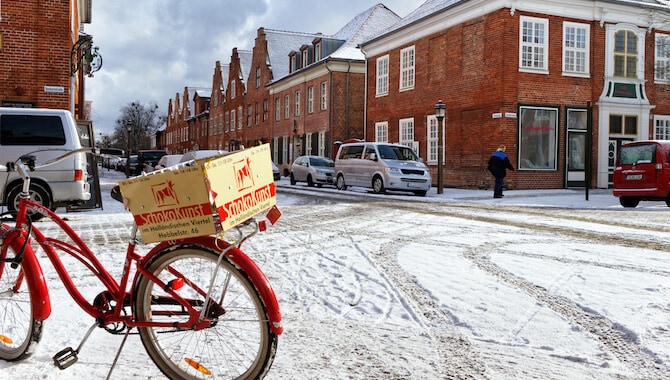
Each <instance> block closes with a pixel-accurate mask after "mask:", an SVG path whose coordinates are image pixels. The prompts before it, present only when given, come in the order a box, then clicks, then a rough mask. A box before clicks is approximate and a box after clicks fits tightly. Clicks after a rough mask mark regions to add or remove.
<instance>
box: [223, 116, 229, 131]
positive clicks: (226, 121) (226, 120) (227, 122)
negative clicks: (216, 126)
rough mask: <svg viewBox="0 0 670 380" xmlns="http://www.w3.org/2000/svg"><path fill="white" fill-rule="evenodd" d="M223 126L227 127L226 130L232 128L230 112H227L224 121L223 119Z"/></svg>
mask: <svg viewBox="0 0 670 380" xmlns="http://www.w3.org/2000/svg"><path fill="white" fill-rule="evenodd" d="M223 123H224V124H223V128H224V129H225V131H226V132H228V131H229V130H230V113H229V112H226V115H225V116H224V121H223Z"/></svg>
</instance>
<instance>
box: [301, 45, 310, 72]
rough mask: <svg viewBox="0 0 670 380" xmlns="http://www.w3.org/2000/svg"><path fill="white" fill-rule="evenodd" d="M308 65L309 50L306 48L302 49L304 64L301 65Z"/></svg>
mask: <svg viewBox="0 0 670 380" xmlns="http://www.w3.org/2000/svg"><path fill="white" fill-rule="evenodd" d="M307 65H309V52H308V51H307V49H305V50H303V51H302V65H301V66H300V67H301V68H303V67H307Z"/></svg>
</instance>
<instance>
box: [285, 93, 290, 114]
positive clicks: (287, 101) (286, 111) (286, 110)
mask: <svg viewBox="0 0 670 380" xmlns="http://www.w3.org/2000/svg"><path fill="white" fill-rule="evenodd" d="M289 99H290V97H289V96H288V94H286V95H284V119H288V118H289V117H291V104H290V103H289V101H290V100H289Z"/></svg>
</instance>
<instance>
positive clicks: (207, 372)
mask: <svg viewBox="0 0 670 380" xmlns="http://www.w3.org/2000/svg"><path fill="white" fill-rule="evenodd" d="M184 361H185V362H186V363H188V365H190V366H191V367H193V368H195V369H196V370H197V371H198V372H200V373H204V374H205V375H211V374H212V371H210V370H208V369H207V368H205V367H203V365H202V364H200V363H198V362H197V361H195V360H193V359H190V358H184Z"/></svg>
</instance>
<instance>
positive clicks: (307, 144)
mask: <svg viewBox="0 0 670 380" xmlns="http://www.w3.org/2000/svg"><path fill="white" fill-rule="evenodd" d="M305 155H307V156H311V155H312V134H311V133H306V134H305Z"/></svg>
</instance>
